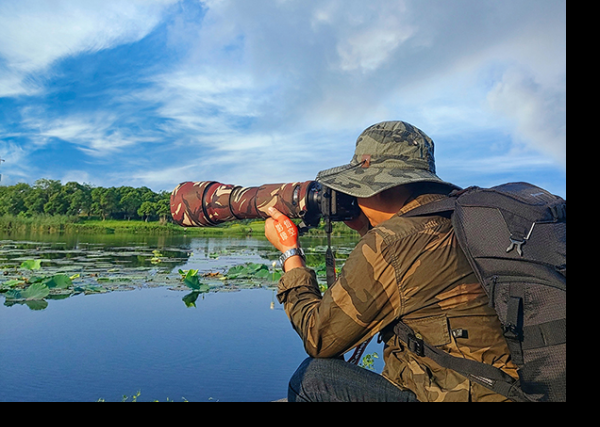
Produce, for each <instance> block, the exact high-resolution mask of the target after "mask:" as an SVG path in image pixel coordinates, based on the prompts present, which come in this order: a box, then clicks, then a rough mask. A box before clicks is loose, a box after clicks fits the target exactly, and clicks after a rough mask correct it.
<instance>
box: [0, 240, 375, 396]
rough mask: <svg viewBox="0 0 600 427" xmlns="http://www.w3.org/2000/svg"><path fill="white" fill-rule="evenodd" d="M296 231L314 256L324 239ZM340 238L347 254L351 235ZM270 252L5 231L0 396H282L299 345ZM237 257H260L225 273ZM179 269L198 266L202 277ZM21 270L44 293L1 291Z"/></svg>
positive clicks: (1, 243)
mask: <svg viewBox="0 0 600 427" xmlns="http://www.w3.org/2000/svg"><path fill="white" fill-rule="evenodd" d="M303 239H304V240H303V242H302V243H303V246H304V247H305V248H307V249H308V248H312V249H313V250H312V251H309V252H310V254H309V257H308V258H309V263H311V262H312V263H314V264H315V265H316V264H318V263H319V262H320V258H321V257H322V253H323V252H324V240H323V239H315V238H303ZM337 240H338V241H336V239H334V246H335V249H336V257H339V258H340V259H339V262H340V263H343V259H344V257H345V256H347V254H348V253H349V252H350V251H351V249H352V248H353V246H354V245H355V243H356V242H355V241H353V240H352V239H348V238H339V239H337ZM277 256H278V254H277V252H276V251H275V250H274V249H273V248H272V246H271V245H270V244H269V242H268V241H266V240H265V239H260V238H239V239H238V238H224V237H217V238H203V237H187V236H139V235H133V234H132V235H100V236H88V235H81V236H76V235H75V236H73V235H69V236H65V235H63V236H61V235H38V236H31V235H29V236H2V235H0V271H1V272H2V273H3V275H0V286H4V293H3V294H0V301H1V300H2V299H4V304H3V305H0V366H1V367H2V373H1V374H0V401H3V402H12V401H97V400H105V401H121V400H122V399H123V397H124V396H127V400H128V401H131V400H133V399H137V401H153V400H158V401H182V400H189V401H200V402H233V401H235V402H244V401H273V400H277V399H280V398H283V397H285V396H286V394H287V383H288V381H289V378H290V376H291V375H292V374H293V372H294V371H295V370H296V368H297V366H298V365H299V364H300V363H301V362H302V360H304V358H305V357H306V354H305V352H304V349H303V346H302V342H301V340H300V339H299V337H298V336H297V335H296V333H295V332H294V331H293V329H292V327H291V324H290V322H289V320H288V319H287V316H286V314H285V312H284V311H283V307H282V306H281V305H280V304H279V303H278V302H277V300H276V298H275V292H276V281H277V277H278V276H277V274H278V272H277V271H276V270H275V269H273V266H272V262H273V260H275V259H277ZM34 259H36V260H41V262H40V263H39V269H35V268H34V269H33V270H28V269H27V268H25V267H22V266H23V265H26V266H27V263H28V262H30V261H31V260H34ZM23 263H25V264H23ZM242 265H244V266H247V265H250V266H252V268H253V269H254V270H257V269H256V268H255V266H257V265H261V266H262V267H263V269H260V270H258V272H259V273H260V274H254V273H249V275H247V276H245V275H240V274H237V275H235V276H236V278H235V279H231V278H228V277H227V274H228V272H229V271H230V269H231V268H233V267H236V266H242ZM179 270H182V272H183V273H184V274H185V273H186V272H189V271H190V270H192V271H193V272H195V270H198V271H197V275H196V276H197V277H198V282H199V283H201V286H202V288H200V290H194V289H191V288H189V286H186V282H184V275H182V274H181V273H180V272H179ZM251 270H252V269H251ZM254 270H253V271H254ZM59 276H60V277H65V280H67V279H66V278H67V277H68V278H69V280H68V281H69V285H68V286H67V285H66V284H65V285H64V286H63V285H62V284H63V282H62V281H59V280H55V279H54V278H56V277H59ZM230 276H231V277H234V275H233V274H231V275H230ZM23 278H26V279H27V280H28V283H39V286H42V287H44V286H46V287H47V288H48V287H49V288H50V290H49V294H48V295H47V296H45V297H44V298H43V299H38V300H29V301H28V300H26V299H25V298H18V296H20V295H17V294H16V291H14V290H12V288H11V289H10V290H8V291H7V289H8V288H9V286H8V285H7V284H9V285H10V284H11V283H16V282H17V281H19V280H23ZM323 280H324V278H323ZM16 286H17V288H18V285H16ZM31 287H33V285H31ZM47 292H48V291H47ZM15 295H16V296H15ZM375 345H376V344H375ZM375 345H374V344H371V345H370V346H369V348H368V349H367V352H373V351H377V352H378V353H379V354H381V353H382V352H381V350H380V349H378V348H376V347H374V346H375ZM379 369H380V368H379ZM138 392H139V397H137V398H134V397H133V396H135V395H136V394H138Z"/></svg>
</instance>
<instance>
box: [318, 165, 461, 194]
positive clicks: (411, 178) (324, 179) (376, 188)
mask: <svg viewBox="0 0 600 427" xmlns="http://www.w3.org/2000/svg"><path fill="white" fill-rule="evenodd" d="M385 163H386V162H383V163H380V164H375V165H371V166H370V167H368V168H363V167H362V165H361V164H360V163H358V164H353V163H351V164H348V165H344V166H338V167H335V168H331V169H327V170H324V171H321V172H319V174H318V175H317V178H316V180H317V181H318V182H320V183H321V184H323V185H326V186H327V187H329V188H332V189H334V190H336V191H339V192H341V193H344V194H348V195H350V196H353V197H360V198H367V197H372V196H374V195H376V194H378V193H381V192H382V191H385V190H388V189H390V188H393V187H396V186H398V185H405V184H411V183H416V182H424V183H437V184H441V185H445V186H448V188H449V191H448V192H451V191H452V190H460V189H461V188H460V187H458V186H456V185H454V184H451V183H449V182H446V181H443V180H442V179H440V178H439V177H438V176H437V175H436V174H434V173H432V172H429V171H427V170H423V169H413V168H406V167H404V168H402V167H390V166H391V165H386V164H385Z"/></svg>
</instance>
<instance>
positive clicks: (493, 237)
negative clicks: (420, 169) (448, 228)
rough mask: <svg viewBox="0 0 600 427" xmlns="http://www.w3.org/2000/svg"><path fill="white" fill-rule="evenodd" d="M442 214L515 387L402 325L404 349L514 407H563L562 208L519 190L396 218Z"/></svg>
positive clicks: (504, 188)
mask: <svg viewBox="0 0 600 427" xmlns="http://www.w3.org/2000/svg"><path fill="white" fill-rule="evenodd" d="M444 213H450V214H451V215H452V224H453V227H454V230H455V233H456V236H457V239H458V241H459V243H460V246H461V248H462V250H463V251H464V253H465V255H466V257H467V259H468V260H469V262H470V264H471V266H472V268H473V270H474V272H475V275H476V276H477V278H478V279H479V281H480V283H481V285H482V286H483V287H484V289H485V291H486V293H487V294H488V296H489V299H490V305H491V306H493V307H494V308H495V310H496V312H497V313H498V317H499V318H500V322H501V323H502V328H503V331H504V336H505V337H506V341H507V343H508V347H509V350H510V353H511V358H512V361H513V362H514V363H515V364H516V365H517V366H518V368H519V370H518V373H519V380H514V379H513V378H511V377H510V376H508V375H507V374H505V373H504V372H502V371H501V370H499V369H497V368H495V367H493V366H491V365H487V364H484V363H478V362H474V361H471V360H467V359H461V358H457V357H454V356H451V355H450V354H448V353H446V352H444V351H441V350H440V349H438V348H436V347H433V346H430V345H429V344H427V343H426V342H425V341H423V339H422V338H421V337H420V336H419V335H416V334H415V333H414V332H413V331H412V330H411V329H410V328H409V327H408V326H407V325H405V324H404V323H402V322H398V323H397V324H396V326H395V328H394V330H395V332H396V334H398V336H399V338H400V339H401V340H402V341H404V342H405V343H406V344H407V347H408V348H409V349H410V350H411V351H413V352H415V353H417V354H418V355H419V356H424V357H429V358H431V359H433V360H434V361H435V362H436V363H438V364H439V365H440V366H445V367H447V368H449V369H453V370H455V371H457V372H459V373H461V374H462V375H464V376H466V377H467V378H469V379H470V380H472V381H474V382H477V383H479V384H481V385H484V386H486V387H488V388H490V389H491V390H493V391H495V392H497V393H499V394H502V395H504V396H506V397H508V398H509V399H511V400H514V401H566V388H567V386H566V381H567V378H566V367H567V353H566V346H567V298H566V297H567V293H566V285H567V260H566V245H567V238H566V235H567V212H566V201H565V200H564V199H562V198H560V197H557V196H554V195H552V194H550V193H549V192H547V191H546V190H543V189H541V188H539V187H536V186H533V185H531V184H527V183H510V184H505V185H500V186H498V187H494V188H490V189H483V188H478V187H470V188H467V189H465V190H462V191H455V192H453V193H451V194H450V197H448V198H447V199H442V200H441V201H438V202H433V203H430V204H427V205H424V206H421V207H419V208H416V209H414V210H412V211H410V212H408V213H407V214H405V215H404V216H406V217H415V216H426V215H436V214H444Z"/></svg>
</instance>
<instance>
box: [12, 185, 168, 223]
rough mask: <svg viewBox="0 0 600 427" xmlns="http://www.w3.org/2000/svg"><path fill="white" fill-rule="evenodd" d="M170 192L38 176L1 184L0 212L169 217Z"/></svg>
mask: <svg viewBox="0 0 600 427" xmlns="http://www.w3.org/2000/svg"><path fill="white" fill-rule="evenodd" d="M169 198H170V193H168V192H166V191H162V192H160V193H155V192H154V191H152V190H150V189H149V188H147V187H140V188H134V187H126V186H124V187H110V188H103V187H92V186H91V185H88V184H79V183H77V182H68V183H66V184H64V185H63V184H61V182H60V181H57V180H51V179H40V180H38V181H36V182H35V184H34V185H33V186H30V185H29V184H26V183H19V184H16V185H13V186H8V187H0V215H25V216H34V215H40V214H46V215H69V216H92V215H94V216H100V217H101V218H102V219H104V220H106V219H143V220H146V221H148V220H149V219H160V220H161V221H162V222H165V221H167V219H168V218H169V217H170V207H169Z"/></svg>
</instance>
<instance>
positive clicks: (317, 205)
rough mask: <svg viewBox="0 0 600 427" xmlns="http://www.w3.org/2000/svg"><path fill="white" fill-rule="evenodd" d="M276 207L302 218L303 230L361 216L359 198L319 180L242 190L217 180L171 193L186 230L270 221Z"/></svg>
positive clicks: (176, 216)
mask: <svg viewBox="0 0 600 427" xmlns="http://www.w3.org/2000/svg"><path fill="white" fill-rule="evenodd" d="M270 207H274V208H276V209H277V210H279V211H280V212H281V213H283V214H284V215H286V216H288V217H289V218H300V219H302V222H301V224H300V225H299V229H300V231H301V232H302V231H306V230H308V229H309V228H312V227H316V226H318V225H319V222H320V220H321V218H323V219H325V220H326V221H327V222H333V221H349V220H352V219H354V218H356V217H358V216H359V214H360V208H359V206H358V203H357V200H356V198H355V197H352V196H349V195H347V194H344V193H340V192H339V191H335V190H333V189H331V188H328V187H326V186H324V185H322V184H321V183H319V182H317V181H306V182H302V183H299V182H296V183H288V184H265V185H261V186H260V187H240V186H234V185H227V184H221V183H218V182H214V181H202V182H184V183H182V184H180V185H178V186H177V188H175V190H173V193H172V194H171V214H172V216H173V221H174V222H175V223H176V224H179V225H180V226H183V227H214V226H217V225H219V224H222V223H224V222H227V221H236V220H244V219H260V218H268V217H269V213H268V209H269V208H270Z"/></svg>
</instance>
